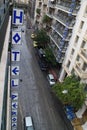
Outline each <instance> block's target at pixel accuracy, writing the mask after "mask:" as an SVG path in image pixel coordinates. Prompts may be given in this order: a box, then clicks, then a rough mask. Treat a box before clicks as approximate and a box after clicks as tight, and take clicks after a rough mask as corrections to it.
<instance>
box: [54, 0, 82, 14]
mask: <svg viewBox="0 0 87 130" xmlns="http://www.w3.org/2000/svg"><path fill="white" fill-rule="evenodd" d="M70 5H71V3H70V2H64V1H61V2H58V3H56V6H55V7H56V8H59V9H61V10H63V11H65V12H67V13H70ZM79 8H80V6H79V3H78V5H76V7H75V9H74V11H73V13H72V15H76V14H77V12H78V10H79Z"/></svg>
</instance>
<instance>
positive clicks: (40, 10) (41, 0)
mask: <svg viewBox="0 0 87 130" xmlns="http://www.w3.org/2000/svg"><path fill="white" fill-rule="evenodd" d="M47 3H48V0H36V5H35V12H34V13H35V14H34V24H35V26H37V27H38V28H39V29H40V28H42V27H43V25H42V24H43V22H42V20H43V17H44V15H45V14H46V12H47Z"/></svg>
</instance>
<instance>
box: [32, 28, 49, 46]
mask: <svg viewBox="0 0 87 130" xmlns="http://www.w3.org/2000/svg"><path fill="white" fill-rule="evenodd" d="M36 35H37V36H36V37H35V39H34V40H35V41H37V44H38V46H41V47H42V48H45V47H46V46H47V44H48V43H49V36H48V35H47V33H46V31H44V30H43V29H41V30H38V31H37V33H36Z"/></svg>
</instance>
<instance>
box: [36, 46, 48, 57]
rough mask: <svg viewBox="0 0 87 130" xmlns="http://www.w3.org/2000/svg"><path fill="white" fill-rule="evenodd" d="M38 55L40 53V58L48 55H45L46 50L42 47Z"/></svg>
mask: <svg viewBox="0 0 87 130" xmlns="http://www.w3.org/2000/svg"><path fill="white" fill-rule="evenodd" d="M38 55H39V57H40V58H45V57H46V56H45V52H44V50H43V49H42V48H40V49H39V50H38Z"/></svg>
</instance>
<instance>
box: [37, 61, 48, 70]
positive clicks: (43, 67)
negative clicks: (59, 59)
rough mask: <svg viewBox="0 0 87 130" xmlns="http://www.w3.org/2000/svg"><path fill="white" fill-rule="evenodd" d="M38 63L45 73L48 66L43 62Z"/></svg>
mask: <svg viewBox="0 0 87 130" xmlns="http://www.w3.org/2000/svg"><path fill="white" fill-rule="evenodd" d="M38 63H39V66H40V68H41V70H43V71H46V70H47V69H48V65H47V63H46V62H45V61H42V60H39V61H38Z"/></svg>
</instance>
